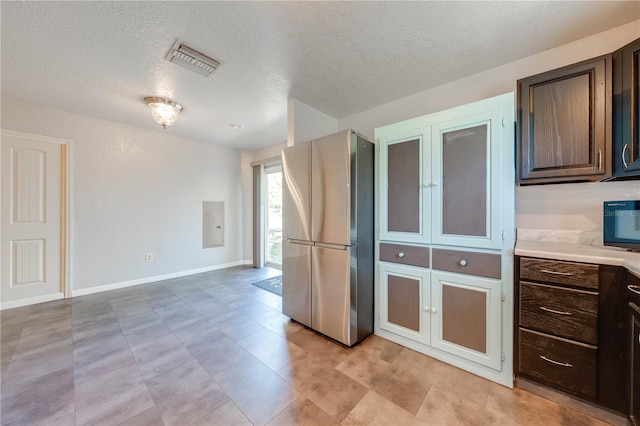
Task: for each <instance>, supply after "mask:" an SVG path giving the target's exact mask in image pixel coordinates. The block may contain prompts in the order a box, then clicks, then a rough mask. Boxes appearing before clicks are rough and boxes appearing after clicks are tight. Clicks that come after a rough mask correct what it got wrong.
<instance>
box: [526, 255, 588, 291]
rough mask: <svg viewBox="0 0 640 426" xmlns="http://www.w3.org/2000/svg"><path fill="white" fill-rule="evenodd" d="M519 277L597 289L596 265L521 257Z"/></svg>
mask: <svg viewBox="0 0 640 426" xmlns="http://www.w3.org/2000/svg"><path fill="white" fill-rule="evenodd" d="M520 278H522V279H526V280H534V281H546V282H550V283H557V284H566V285H571V286H576V287H582V288H588V289H595V290H597V289H598V265H591V264H588V263H575V262H560V261H557V260H543V259H532V258H526V257H525V258H522V259H521V260H520Z"/></svg>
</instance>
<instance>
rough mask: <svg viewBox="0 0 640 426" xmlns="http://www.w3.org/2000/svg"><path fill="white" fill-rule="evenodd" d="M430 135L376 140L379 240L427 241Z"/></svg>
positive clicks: (417, 132) (410, 134)
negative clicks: (378, 151)
mask: <svg viewBox="0 0 640 426" xmlns="http://www.w3.org/2000/svg"><path fill="white" fill-rule="evenodd" d="M430 139H431V135H430V134H429V133H425V130H424V129H422V128H421V129H417V130H409V131H403V132H399V133H396V134H392V135H387V136H385V137H383V138H382V139H381V140H380V142H379V143H380V145H381V147H380V166H381V167H380V189H381V190H380V206H381V207H380V225H381V226H380V228H381V229H380V239H381V240H387V241H401V242H413V243H428V242H429V240H430V226H429V224H430V216H431V215H430V212H429V210H430V201H431V200H430V197H429V194H428V193H425V192H426V191H427V190H428V188H429V186H428V185H429V184H428V182H429V181H430V179H431V173H430V165H429V164H430V163H429V159H428V158H426V159H425V158H424V156H425V155H424V153H425V152H429V144H430Z"/></svg>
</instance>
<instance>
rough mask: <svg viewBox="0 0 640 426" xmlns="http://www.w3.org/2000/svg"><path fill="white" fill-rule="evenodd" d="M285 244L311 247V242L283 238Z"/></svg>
mask: <svg viewBox="0 0 640 426" xmlns="http://www.w3.org/2000/svg"><path fill="white" fill-rule="evenodd" d="M284 240H285V241H286V242H288V243H291V244H300V245H302V246H312V245H314V244H313V241H305V240H294V239H293V238H285V239H284Z"/></svg>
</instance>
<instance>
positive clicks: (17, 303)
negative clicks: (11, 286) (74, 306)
mask: <svg viewBox="0 0 640 426" xmlns="http://www.w3.org/2000/svg"><path fill="white" fill-rule="evenodd" d="M60 299H64V293H62V292H60V293H54V294H47V295H45V296H37V297H28V298H26V299H20V300H14V301H12V302H3V303H0V311H4V310H5V309H13V308H21V307H23V306H29V305H37V304H38V303H44V302H51V301H53V300H60Z"/></svg>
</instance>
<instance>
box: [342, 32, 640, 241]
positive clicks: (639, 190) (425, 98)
mask: <svg viewBox="0 0 640 426" xmlns="http://www.w3.org/2000/svg"><path fill="white" fill-rule="evenodd" d="M637 38H640V21H635V22H632V23H630V24H626V25H623V26H620V27H617V28H614V29H612V30H609V31H605V32H603V33H600V34H596V35H594V36H591V37H587V38H585V39H581V40H578V41H575V42H573V43H570V44H567V45H564V46H561V47H558V48H554V49H550V50H547V51H545V52H542V53H539V54H537V55H533V56H529V57H526V58H523V59H520V60H518V61H515V62H511V63H509V64H506V65H503V66H500V67H497V68H494V69H492V70H489V71H486V72H483V73H479V74H475V75H473V76H471V77H467V78H465V79H462V80H458V81H455V82H452V83H449V84H445V85H443V86H439V87H436V88H434V89H431V90H427V91H425V92H421V93H418V94H415V95H412V96H409V97H407V98H403V99H400V100H398V101H395V102H391V103H388V104H385V105H381V106H379V107H377V108H374V109H372V110H369V111H365V112H363V113H360V114H355V115H353V116H350V117H346V118H344V119H341V120H340V121H339V128H341V129H342V128H352V129H355V130H357V131H360V132H363V133H365V134H367V135H369V136H370V137H371V136H373V132H374V129H375V128H376V127H380V126H384V125H387V124H391V123H395V122H398V121H402V120H406V119H409V118H412V117H418V116H421V115H425V114H429V113H432V112H436V111H440V110H443V109H446V108H450V107H453V106H457V105H462V104H466V103H469V102H474V101H477V100H481V99H484V98H488V97H492V96H496V95H499V94H502V93H506V92H511V91H515V90H516V81H517V80H518V79H520V78H523V77H527V76H530V75H533V74H537V73H540V72H544V71H548V70H551V69H554V68H559V67H562V66H565V65H569V64H572V63H576V62H579V61H582V60H586V59H589V58H592V57H595V56H599V55H604V54H607V53H611V52H613V51H614V50H616V49H618V48H620V47H621V46H623V45H625V44H627V43H629V42H631V41H633V40H635V39H637ZM625 199H636V200H637V199H640V182H638V181H635V182H606V183H581V184H562V185H543V186H528V187H519V188H517V189H516V226H517V227H518V228H528V229H551V230H580V231H589V232H592V233H593V234H594V235H596V240H601V238H599V237H598V234H601V233H602V201H603V200H625Z"/></svg>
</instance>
